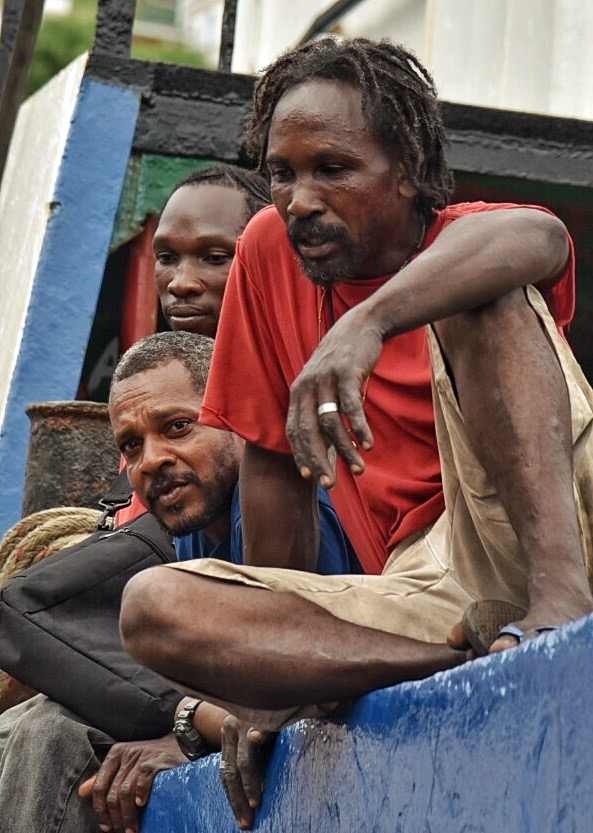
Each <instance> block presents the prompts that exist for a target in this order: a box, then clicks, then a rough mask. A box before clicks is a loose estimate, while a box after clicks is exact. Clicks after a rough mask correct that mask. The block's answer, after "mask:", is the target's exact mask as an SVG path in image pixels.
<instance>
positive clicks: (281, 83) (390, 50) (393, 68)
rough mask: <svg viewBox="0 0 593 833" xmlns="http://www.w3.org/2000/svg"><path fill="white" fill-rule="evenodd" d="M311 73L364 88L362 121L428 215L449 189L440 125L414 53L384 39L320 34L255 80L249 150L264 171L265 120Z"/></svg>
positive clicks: (427, 216)
mask: <svg viewBox="0 0 593 833" xmlns="http://www.w3.org/2000/svg"><path fill="white" fill-rule="evenodd" d="M317 78H322V79H328V80H332V81H333V80H335V81H344V82H346V83H348V84H352V85H353V86H356V87H359V88H360V89H361V92H362V111H363V115H364V117H365V119H366V121H367V124H368V125H369V127H370V128H371V130H372V131H373V133H374V134H375V136H376V138H377V139H378V140H379V141H380V142H381V144H382V146H383V148H384V149H385V151H386V152H387V153H388V155H389V156H390V157H391V158H393V157H394V156H395V157H396V158H397V159H398V160H400V161H401V162H402V163H403V165H404V166H405V169H406V173H407V176H408V178H409V180H410V182H411V183H412V184H413V185H414V187H415V188H416V189H417V190H418V198H417V210H418V212H419V213H420V214H421V215H422V216H423V217H424V218H425V219H426V220H430V217H431V214H432V209H433V208H443V207H444V206H445V205H447V203H448V202H449V200H450V197H451V194H452V192H453V185H454V183H453V175H452V173H451V171H450V170H449V168H448V166H447V163H446V161H445V154H444V147H445V144H446V138H445V130H444V126H443V121H442V117H441V112H440V105H439V102H438V101H437V92H436V88H435V85H434V81H433V79H432V76H431V75H430V73H429V72H428V70H426V69H425V68H424V67H423V66H422V64H421V63H420V61H419V60H418V58H417V57H416V56H415V55H414V54H413V53H412V52H410V51H409V50H407V49H405V48H404V47H403V46H400V45H397V44H394V43H391V42H390V41H388V40H381V41H371V40H368V39H367V38H354V39H353V40H336V39H334V38H323V39H322V40H318V41H313V42H311V43H307V44H305V45H304V46H302V47H299V48H298V49H294V50H289V51H288V52H285V53H284V54H283V55H281V56H280V57H279V58H278V59H277V60H276V61H275V62H274V63H273V64H270V66H269V67H267V68H266V69H265V70H264V74H263V75H262V77H261V78H260V79H259V81H258V82H257V84H256V87H255V92H254V107H253V113H252V116H251V121H250V124H249V128H248V132H247V149H248V150H249V151H250V152H251V153H252V154H253V157H254V158H255V159H257V160H258V165H259V170H260V171H262V172H263V171H264V170H265V156H266V152H267V145H268V135H269V131H270V123H271V121H272V116H273V115H274V110H275V109H276V105H277V104H278V102H279V100H280V98H281V97H282V96H283V95H284V93H286V92H287V91H288V90H289V89H291V88H292V87H296V86H298V85H299V84H303V83H305V82H307V81H311V80H314V79H317Z"/></svg>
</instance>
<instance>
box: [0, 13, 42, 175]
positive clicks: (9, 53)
mask: <svg viewBox="0 0 593 833" xmlns="http://www.w3.org/2000/svg"><path fill="white" fill-rule="evenodd" d="M43 4H44V0H4V10H3V13H2V32H1V34H0V181H1V179H2V174H3V173H4V168H5V165H6V158H7V156H8V148H9V146H10V139H11V137H12V132H13V130H14V125H15V122H16V118H17V115H18V111H19V107H20V106H21V104H22V102H23V100H24V98H25V95H26V92H27V83H28V81H29V70H30V68H31V61H32V59H33V51H34V49H35V43H36V42H37V34H38V32H39V27H40V25H41V17H42V14H43Z"/></svg>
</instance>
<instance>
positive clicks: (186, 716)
mask: <svg viewBox="0 0 593 833" xmlns="http://www.w3.org/2000/svg"><path fill="white" fill-rule="evenodd" d="M203 702H204V701H203V700H190V701H189V702H188V703H186V705H185V706H184V707H183V708H182V709H181V710H180V712H179V714H178V715H177V717H176V718H175V723H174V724H173V732H174V733H175V737H176V738H177V743H178V744H179V746H180V748H181V751H182V752H183V754H184V755H185V757H186V758H189V760H190V761H195V760H196V758H203V757H204V755H208V754H210V752H211V749H210V747H209V746H208V744H207V743H206V739H205V738H204V736H203V735H202V734H200V732H198V730H197V729H196V728H195V726H194V714H195V713H196V711H197V710H198V706H199V705H200V703H203Z"/></svg>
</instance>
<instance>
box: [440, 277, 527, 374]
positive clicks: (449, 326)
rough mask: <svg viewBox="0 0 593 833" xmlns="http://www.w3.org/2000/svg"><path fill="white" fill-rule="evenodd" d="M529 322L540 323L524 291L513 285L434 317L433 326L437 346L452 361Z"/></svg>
mask: <svg viewBox="0 0 593 833" xmlns="http://www.w3.org/2000/svg"><path fill="white" fill-rule="evenodd" d="M533 324H537V326H538V328H539V327H540V325H539V323H538V321H537V316H536V315H535V313H534V311H533V309H532V308H531V306H530V305H529V303H528V301H527V298H526V297H525V291H524V290H523V289H515V290H514V291H513V292H509V293H507V294H506V295H503V296H502V297H501V298H498V299H496V300H495V301H493V302H492V303H490V304H484V305H483V306H481V307H477V308H476V309H473V310H467V311H466V312H461V313H458V314H457V315H452V316H450V317H449V318H445V319H443V320H442V321H437V322H436V323H435V324H434V329H435V332H436V334H437V337H438V340H439V343H440V345H441V349H442V350H443V352H444V353H445V355H446V356H447V358H448V360H449V361H450V362H454V361H455V359H456V358H457V357H458V356H459V355H460V354H461V355H462V354H464V353H467V354H468V355H472V354H474V351H475V350H476V349H482V350H490V349H492V348H493V347H494V346H495V345H496V342H497V341H499V340H501V339H505V338H507V337H508V334H509V333H510V332H520V331H521V330H522V329H523V328H525V327H530V326H531V325H533Z"/></svg>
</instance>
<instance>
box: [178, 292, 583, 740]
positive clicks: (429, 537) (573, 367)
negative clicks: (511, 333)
mask: <svg viewBox="0 0 593 833" xmlns="http://www.w3.org/2000/svg"><path fill="white" fill-rule="evenodd" d="M526 294H527V298H528V301H529V303H530V304H531V306H532V307H533V309H534V310H535V312H536V314H537V315H538V317H539V318H540V320H541V322H542V325H543V326H544V327H545V328H546V330H547V332H548V334H549V337H550V340H551V343H552V344H553V346H554V348H555V350H556V353H557V356H558V359H559V362H560V365H561V367H562V370H563V372H564V376H565V378H566V383H567V387H568V391H569V397H570V407H571V418H572V436H573V450H574V451H573V453H574V470H575V495H576V501H577V508H578V511H579V518H580V524H581V538H582V543H583V551H584V553H585V557H586V560H587V568H588V574H589V579H590V581H591V578H592V575H593V573H592V570H591V565H592V563H593V552H592V549H593V548H592V535H591V528H592V526H593V441H592V439H591V433H592V431H593V427H592V426H593V391H592V390H591V387H590V386H589V384H588V382H587V381H586V379H585V377H584V376H583V374H582V371H581V370H580V368H579V366H578V364H577V362H576V361H575V359H574V357H573V355H572V353H571V351H570V350H569V348H568V347H567V345H566V343H565V342H564V340H563V339H562V338H561V337H560V335H559V334H558V331H557V329H556V326H555V324H554V322H553V320H552V318H551V316H550V314H549V312H548V309H547V307H546V304H545V302H544V301H543V299H542V298H541V296H540V295H539V293H538V292H537V290H535V289H534V288H533V287H528V288H527V290H526ZM427 332H428V339H429V344H430V350H431V357H432V369H433V392H434V406H435V422H436V429H437V438H438V443H439V452H440V455H441V464H442V473H443V484H444V492H445V504H446V510H445V512H444V513H443V515H441V517H440V518H439V519H438V520H437V521H436V523H435V524H433V526H432V527H430V528H428V529H426V530H423V531H422V532H421V533H420V534H418V535H415V536H411V538H409V539H406V540H405V541H403V542H401V543H400V544H399V545H398V546H397V547H396V548H395V550H394V551H393V552H392V553H391V556H390V558H389V560H388V562H387V564H386V565H385V568H384V570H383V573H382V574H381V575H380V576H365V575H339V576H319V575H316V574H313V573H305V572H299V571H295V570H283V569H273V568H261V567H244V566H237V565H233V564H228V563H226V562H223V561H216V560H214V559H200V560H196V561H189V562H188V561H184V562H182V563H179V564H173V565H169V566H171V567H173V568H176V569H181V570H187V571H189V572H195V573H198V574H200V575H202V576H208V577H211V578H215V579H221V580H228V581H234V582H239V583H243V584H247V585H251V586H255V587H261V588H266V589H269V590H273V591H277V592H288V593H296V594H298V595H300V596H303V597H305V598H307V599H309V600H310V601H312V602H315V603H316V604H318V605H320V606H321V607H323V608H325V609H326V610H328V611H329V612H331V613H332V614H333V615H334V616H336V617H337V618H339V619H345V620H347V621H349V622H353V623H356V624H359V625H364V626H366V627H370V628H376V629H378V630H382V631H388V632H392V633H397V634H400V635H402V636H409V637H414V638H416V639H422V640H426V641H429V642H444V641H445V638H446V635H447V632H448V630H449V629H450V628H451V627H452V626H453V625H454V624H455V623H456V622H458V621H459V620H460V618H461V616H462V614H463V612H464V610H465V609H466V608H467V606H468V605H469V604H470V603H471V602H472V601H473V600H474V599H487V598H494V599H497V598H499V599H506V600H508V601H512V602H515V603H517V604H521V605H523V606H526V604H527V588H526V577H527V565H526V561H525V557H524V555H523V552H522V550H521V547H520V546H519V543H518V541H517V538H516V536H515V533H514V531H513V529H512V527H511V525H510V523H509V520H508V518H507V516H506V512H505V510H504V509H503V507H502V504H501V502H500V499H499V497H498V495H497V493H496V490H495V489H494V487H493V486H492V484H491V483H489V482H488V478H487V476H486V473H485V471H484V469H483V468H482V466H481V465H480V463H479V462H478V460H477V458H476V456H475V455H474V453H473V451H472V450H471V448H470V446H469V443H468V441H467V437H466V435H465V430H464V425H463V417H462V415H461V412H460V410H459V406H458V404H457V399H456V397H455V393H454V391H453V388H452V385H451V381H450V379H449V376H448V374H447V372H446V369H445V363H444V360H443V356H442V354H441V351H440V348H439V345H438V342H437V339H436V337H435V335H434V332H433V330H432V328H431V327H428V328H427ZM232 710H233V711H234V712H236V713H237V712H238V710H237V709H236V708H235V707H232ZM241 711H242V712H243V710H241ZM311 713H312V712H311V710H309V709H307V710H302V711H300V712H298V716H299V717H302V716H306V714H311ZM270 718H271V715H270ZM292 719H295V717H294V713H293V717H292ZM272 722H273V721H272V720H270V721H269V725H271V724H272ZM283 722H287V721H286V720H284V721H283ZM259 725H260V726H261V727H262V728H265V726H264V725H263V724H262V722H261V720H260V723H259Z"/></svg>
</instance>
